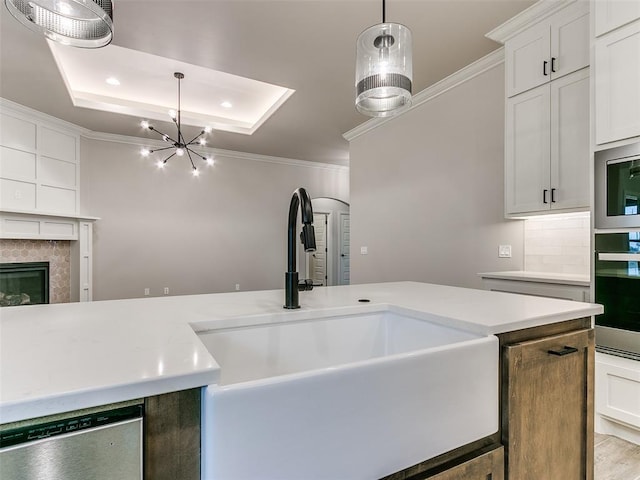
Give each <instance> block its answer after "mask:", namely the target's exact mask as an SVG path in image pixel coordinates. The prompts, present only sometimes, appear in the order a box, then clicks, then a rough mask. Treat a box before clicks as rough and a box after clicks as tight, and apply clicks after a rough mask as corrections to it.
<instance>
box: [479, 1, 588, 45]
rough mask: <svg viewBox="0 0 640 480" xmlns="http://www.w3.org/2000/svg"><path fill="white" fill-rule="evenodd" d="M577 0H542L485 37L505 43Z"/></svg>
mask: <svg viewBox="0 0 640 480" xmlns="http://www.w3.org/2000/svg"><path fill="white" fill-rule="evenodd" d="M576 1H578V0H540V1H538V2H536V3H534V4H533V5H531V6H530V7H529V8H527V9H526V10H523V11H522V12H520V13H519V14H517V15H516V16H514V17H513V18H510V19H509V20H507V21H506V22H504V23H503V24H502V25H499V26H497V27H496V28H494V29H493V30H491V31H490V32H489V33H487V34H486V35H485V37H487V38H489V39H491V40H494V41H496V42H498V43H502V44H504V42H506V41H507V40H509V39H510V38H511V37H513V36H514V35H517V34H518V33H520V32H521V31H522V30H524V29H525V28H527V27H530V26H531V25H533V24H534V23H537V22H540V21H541V20H544V19H545V18H548V17H550V16H551V15H553V14H554V13H556V12H557V11H558V10H562V9H563V8H564V7H566V6H567V5H569V4H571V3H574V2H576ZM581 1H586V0H581Z"/></svg>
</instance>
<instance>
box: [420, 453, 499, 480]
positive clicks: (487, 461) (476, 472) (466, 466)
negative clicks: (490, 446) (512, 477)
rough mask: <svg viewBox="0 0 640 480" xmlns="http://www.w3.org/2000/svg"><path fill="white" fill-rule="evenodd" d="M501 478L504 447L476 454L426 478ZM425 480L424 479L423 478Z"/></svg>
mask: <svg viewBox="0 0 640 480" xmlns="http://www.w3.org/2000/svg"><path fill="white" fill-rule="evenodd" d="M487 479H491V480H503V479H504V448H503V447H500V448H496V449H495V450H491V451H490V452H487V453H484V454H482V455H478V456H477V457H475V458H472V459H471V460H469V461H467V462H464V463H462V464H461V465H458V466H456V467H453V468H450V469H449V470H446V471H444V472H442V473H439V474H437V475H434V476H431V477H428V480H487ZM425 480H426V479H425Z"/></svg>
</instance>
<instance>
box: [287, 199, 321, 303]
mask: <svg viewBox="0 0 640 480" xmlns="http://www.w3.org/2000/svg"><path fill="white" fill-rule="evenodd" d="M298 206H300V209H301V210H302V232H300V241H301V242H302V243H303V245H304V251H305V252H315V251H316V235H315V233H314V231H313V209H312V208H311V199H310V198H309V195H308V194H307V191H306V190H305V189H304V188H298V189H296V190H295V191H294V192H293V196H292V197H291V204H290V205H289V225H288V229H287V272H286V273H285V274H284V289H285V293H284V308H300V304H299V302H298V291H299V290H312V289H313V281H312V280H303V281H301V282H298V272H297V271H296V253H297V252H296V248H295V244H296V225H297V223H298Z"/></svg>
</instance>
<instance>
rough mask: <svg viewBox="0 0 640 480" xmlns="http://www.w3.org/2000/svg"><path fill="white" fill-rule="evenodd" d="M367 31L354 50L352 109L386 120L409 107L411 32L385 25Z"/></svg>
mask: <svg viewBox="0 0 640 480" xmlns="http://www.w3.org/2000/svg"><path fill="white" fill-rule="evenodd" d="M385 10H386V8H385V0H382V23H380V24H378V25H374V26H372V27H369V28H367V29H366V30H365V31H364V32H362V33H361V34H360V35H359V36H358V42H357V46H356V95H357V96H356V109H357V110H358V111H359V112H360V113H362V114H364V115H368V116H370V117H387V116H390V115H393V114H394V113H396V111H397V110H398V109H399V108H401V107H404V106H409V105H411V82H412V77H413V68H412V65H411V30H409V29H408V28H407V27H405V26H404V25H400V24H399V23H387V22H386V12H385Z"/></svg>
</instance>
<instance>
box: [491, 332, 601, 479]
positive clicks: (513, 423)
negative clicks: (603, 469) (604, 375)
mask: <svg viewBox="0 0 640 480" xmlns="http://www.w3.org/2000/svg"><path fill="white" fill-rule="evenodd" d="M503 353H504V356H503V369H504V370H503V373H504V374H505V377H504V378H505V383H506V384H505V385H503V418H502V423H503V444H504V445H505V446H506V452H505V453H506V455H505V456H506V458H507V461H506V474H507V478H509V479H513V480H516V479H517V480H540V479H542V478H545V479H546V478H548V479H556V478H557V479H560V478H562V479H564V478H566V479H572V480H583V479H585V480H592V479H593V365H594V334H593V329H589V330H579V331H576V332H570V333H565V334H561V335H555V336H551V337H545V338H542V339H539V340H533V341H528V342H522V343H517V344H513V345H510V346H507V347H505V351H504V352H503Z"/></svg>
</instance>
